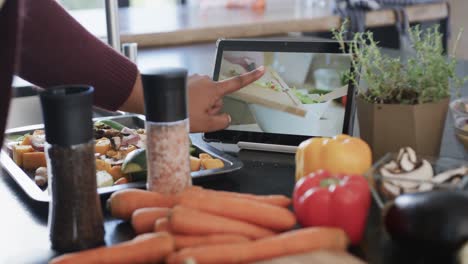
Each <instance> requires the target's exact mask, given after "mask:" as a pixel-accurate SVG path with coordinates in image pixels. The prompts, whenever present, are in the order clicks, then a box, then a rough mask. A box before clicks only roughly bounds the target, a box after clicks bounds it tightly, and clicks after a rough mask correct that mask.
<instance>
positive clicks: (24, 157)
mask: <svg viewBox="0 0 468 264" xmlns="http://www.w3.org/2000/svg"><path fill="white" fill-rule="evenodd" d="M94 138H95V156H96V178H97V184H98V187H107V186H112V185H116V184H125V183H128V182H136V181H144V180H146V150H145V146H146V132H145V130H144V129H142V128H139V129H132V128H128V127H126V126H124V125H122V124H120V123H118V122H115V121H113V120H101V121H97V122H95V123H94ZM44 143H45V134H44V130H35V131H34V132H33V133H31V134H26V135H22V136H19V137H17V138H16V139H13V143H11V144H8V146H9V147H10V149H11V155H12V158H13V160H14V161H15V163H16V164H17V165H18V166H19V167H21V168H22V169H23V170H25V171H26V172H28V174H32V176H33V178H34V180H35V182H36V184H37V185H38V186H39V187H42V188H45V187H46V186H47V179H48V178H47V169H46V166H47V164H46V156H45V153H44ZM175 147H176V146H175ZM190 152H191V153H190V154H191V155H192V156H190V164H191V171H192V172H193V171H199V170H206V169H216V168H223V167H224V162H223V161H222V160H219V159H214V158H212V157H211V156H210V155H208V154H206V153H200V157H195V155H196V149H195V147H193V146H192V147H191V149H190Z"/></svg>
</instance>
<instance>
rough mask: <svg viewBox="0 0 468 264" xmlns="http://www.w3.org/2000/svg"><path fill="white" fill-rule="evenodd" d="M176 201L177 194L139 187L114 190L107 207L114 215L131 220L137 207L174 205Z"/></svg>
mask: <svg viewBox="0 0 468 264" xmlns="http://www.w3.org/2000/svg"><path fill="white" fill-rule="evenodd" d="M175 203H176V199H175V196H166V195H162V194H160V193H156V192H149V191H144V190H139V189H125V190H121V191H118V192H114V193H113V194H112V195H111V196H110V198H109V200H107V207H108V208H109V210H110V212H111V215H112V216H113V217H116V218H120V219H123V220H130V218H131V216H132V213H133V212H134V211H135V210H136V209H139V208H145V207H173V206H174V204H175Z"/></svg>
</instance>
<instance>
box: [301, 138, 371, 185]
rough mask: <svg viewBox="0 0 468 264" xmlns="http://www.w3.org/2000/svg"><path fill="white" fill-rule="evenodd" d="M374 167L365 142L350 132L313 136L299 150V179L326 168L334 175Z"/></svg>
mask: <svg viewBox="0 0 468 264" xmlns="http://www.w3.org/2000/svg"><path fill="white" fill-rule="evenodd" d="M371 166H372V152H371V149H370V147H369V145H367V143H366V142H365V141H363V140H362V139H360V138H355V137H350V136H348V135H338V136H335V137H333V138H319V137H317V138H311V139H308V140H306V141H304V142H302V143H301V144H300V145H299V147H298V149H297V152H296V181H297V180H299V179H300V178H302V177H303V176H306V175H308V174H310V173H312V172H315V171H317V170H320V169H323V170H327V171H329V172H330V173H331V174H339V173H347V174H363V173H364V172H366V171H367V170H368V169H369V168H370V167H371Z"/></svg>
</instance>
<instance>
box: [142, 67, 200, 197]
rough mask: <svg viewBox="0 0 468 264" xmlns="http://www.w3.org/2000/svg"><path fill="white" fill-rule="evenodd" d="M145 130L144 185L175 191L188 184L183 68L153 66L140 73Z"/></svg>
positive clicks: (188, 157) (170, 192) (185, 101)
mask: <svg viewBox="0 0 468 264" xmlns="http://www.w3.org/2000/svg"><path fill="white" fill-rule="evenodd" d="M141 77H142V83H143V90H144V97H145V115H146V122H145V127H146V134H147V149H146V153H147V154H146V159H147V168H148V176H147V189H148V190H150V191H155V192H159V193H162V194H175V193H179V192H181V191H182V190H183V189H185V188H186V187H188V186H191V185H192V177H191V176H190V153H189V149H190V140H189V119H188V113H187V87H186V81H187V71H186V70H185V69H180V68H167V69H156V70H150V71H146V72H143V73H142V74H141Z"/></svg>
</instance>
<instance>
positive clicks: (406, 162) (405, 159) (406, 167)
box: [400, 153, 415, 172]
mask: <svg viewBox="0 0 468 264" xmlns="http://www.w3.org/2000/svg"><path fill="white" fill-rule="evenodd" d="M400 167H401V168H402V169H403V171H406V172H409V171H412V170H414V167H415V164H414V163H413V162H411V161H410V158H409V154H408V153H404V154H403V155H402V156H401V160H400Z"/></svg>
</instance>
